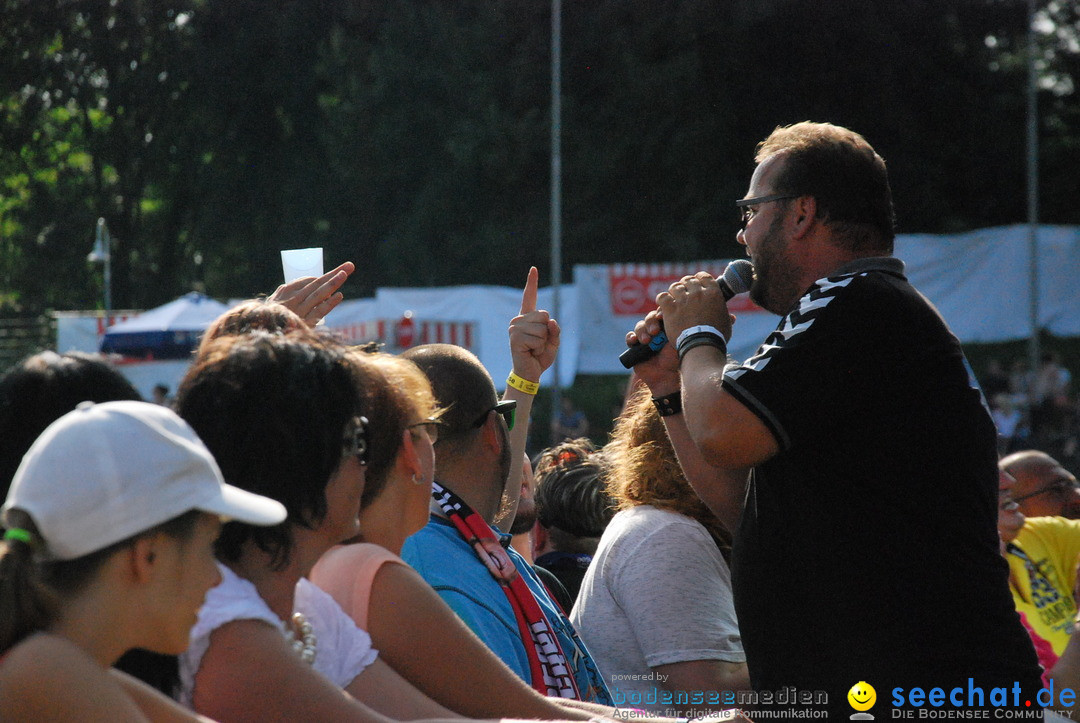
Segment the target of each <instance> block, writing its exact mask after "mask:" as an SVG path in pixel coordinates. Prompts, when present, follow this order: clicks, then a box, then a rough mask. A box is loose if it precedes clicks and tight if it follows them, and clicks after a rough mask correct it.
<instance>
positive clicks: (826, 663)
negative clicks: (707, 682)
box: [724, 258, 1040, 720]
mask: <svg viewBox="0 0 1080 723" xmlns="http://www.w3.org/2000/svg"><path fill="white" fill-rule="evenodd" d="M724 388H725V389H726V391H728V392H729V393H730V394H732V395H733V396H735V397H736V398H737V399H738V400H739V401H740V402H742V403H743V404H744V405H745V406H746V407H747V408H749V409H751V410H752V411H753V412H754V413H755V414H756V415H757V416H758V417H759V418H760V419H761V420H762V421H763V422H764V423H765V424H766V425H767V426H768V428H769V429H770V430H771V432H772V433H773V435H774V436H775V438H776V440H777V441H778V442H779V444H780V448H781V451H780V453H779V454H778V455H777V456H775V457H774V458H772V459H770V460H769V461H767V462H765V463H764V464H762V465H760V466H758V467H757V468H755V469H754V470H753V472H752V474H751V478H750V484H749V488H748V492H747V497H746V506H745V509H744V511H743V515H742V520H741V523H740V529H739V531H738V534H737V536H736V540H735V547H734V551H733V572H732V575H733V586H734V593H735V605H736V612H737V613H738V618H739V627H740V631H741V633H742V637H743V644H744V647H745V650H746V656H747V663H748V666H749V670H750V674H751V679H752V683H753V686H754V688H755V690H758V691H780V690H782V689H786V688H789V687H791V686H794V687H795V688H797V689H798V690H799V691H819V690H823V691H826V692H827V694H828V698H829V702H830V705H829V707H830V709H831V712H832V713H833V717H835V716H836V715H839V714H843V716H844V717H845V718H846V717H848V714H851V713H853V710H852V707H851V706H850V705H849V704H848V701H847V697H846V696H847V692H848V690H849V689H850V688H851V687H852V686H853V685H855V684H856V683H858V682H859V681H866V682H868V683H870V684H871V685H872V686H873V687H874V688H875V690H876V691H877V701H878V702H877V705H876V709H875V711H872V713H873V712H877V713H879V715H877V716H876V717H877V718H878V719H879V720H880V719H881V718H882V717H883V716H884V717H888V716H889V713H888V709H889V708H890V707H892V704H893V701H894V692H893V691H894V688H897V687H899V688H902V689H903V690H904V693H903V694H902V695H903V696H906V695H907V691H908V690H910V688H911V687H913V686H922V687H923V688H924V689H925V690H930V689H931V688H934V687H941V688H945V689H946V690H948V689H949V688H951V687H952V686H954V685H961V684H963V685H965V686H967V685H968V678H969V677H971V678H973V679H974V685H976V686H979V685H982V686H983V687H985V689H986V693H987V694H989V692H990V687H991V686H995V685H1009V686H1011V685H1012V683H1013V682H1014V681H1018V682H1019V683H1020V685H1021V686H1022V687H1023V689H1024V690H1025V695H1026V696H1028V697H1030V694H1028V693H1027V691H1035V690H1038V687H1039V685H1040V682H1039V671H1040V668H1039V667H1038V664H1037V662H1036V657H1035V653H1034V650H1033V647H1032V644H1031V642H1030V639H1029V638H1028V636H1027V634H1026V632H1025V631H1024V629H1023V628H1022V626H1021V624H1020V622H1019V619H1018V617H1017V614H1016V612H1015V610H1014V607H1013V602H1012V598H1011V595H1010V592H1009V588H1008V582H1007V579H1008V569H1007V566H1006V564H1005V562H1004V560H1003V559H1002V558H1001V556H1000V554H999V550H998V536H997V529H996V520H997V467H996V446H995V445H996V442H995V432H994V426H993V422H992V421H991V419H990V415H989V412H988V410H987V409H986V407H985V403H984V401H983V399H982V395H981V393H980V391H979V390H978V387H977V384H976V383H975V381H974V377H973V375H972V374H971V373H970V368H969V366H968V364H967V361H966V359H965V358H964V355H963V352H962V351H961V348H960V345H959V342H958V341H957V339H956V338H955V337H954V336H953V334H952V333H951V332H950V331H949V329H948V327H947V326H946V325H945V323H944V321H943V320H942V319H941V317H940V315H939V314H938V312H937V310H936V309H934V307H933V306H932V305H931V304H930V303H929V302H928V301H927V300H926V299H925V298H924V297H923V296H922V295H921V294H919V293H918V292H917V291H916V290H915V289H914V288H913V287H912V286H911V285H910V284H909V283H908V282H907V280H906V279H905V278H904V276H903V263H902V262H900V261H899V260H897V259H894V258H875V259H864V260H861V261H859V262H855V263H854V264H851V265H849V266H847V267H844V268H843V269H840V270H838V272H837V275H835V276H831V277H829V278H827V279H821V280H819V281H818V282H816V283H815V284H814V285H813V286H812V287H811V288H810V289H809V291H808V292H807V293H806V294H805V295H804V296H803V297H802V298H801V299H800V300H799V302H798V304H797V305H796V307H795V308H794V309H793V310H792V311H791V312H790V313H789V314H788V315H787V316H785V317H784V318H783V319H782V320H781V322H780V325H779V326H778V327H777V329H776V331H775V332H773V333H772V334H771V335H770V336H769V337H768V338H767V339H766V341H765V343H764V344H763V345H762V346H761V347H760V349H759V350H758V352H757V353H756V355H755V356H753V357H752V358H750V359H748V360H747V361H746V362H744V363H743V364H742V365H739V366H732V367H729V368H728V370H727V371H726V373H725V377H724ZM1032 686H1034V687H1032ZM789 697H790V696H789ZM903 700H905V702H906V701H907V699H906V697H905V698H903ZM965 701H966V699H965ZM987 704H989V703H987ZM1019 705H1020V706H1021V707H1024V700H1020V701H1019ZM1032 705H1033V706H1034V705H1035V701H1034V700H1032ZM946 707H947V706H946Z"/></svg>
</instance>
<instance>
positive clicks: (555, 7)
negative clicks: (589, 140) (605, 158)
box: [551, 0, 562, 441]
mask: <svg viewBox="0 0 1080 723" xmlns="http://www.w3.org/2000/svg"><path fill="white" fill-rule="evenodd" d="M551 285H552V292H553V297H552V309H551V310H552V313H554V315H555V318H556V319H558V318H560V317H559V313H560V312H561V311H562V309H561V308H560V302H561V299H560V296H559V295H560V293H561V286H562V0H552V1H551ZM551 372H552V374H553V375H554V377H555V378H554V379H553V380H552V381H553V384H552V386H551V418H552V419H554V418H555V416H556V415H557V414H558V413H559V402H560V399H561V397H562V380H561V379H560V373H559V355H557V354H556V355H555V363H554V366H553V367H552V370H551ZM553 441H554V440H553ZM560 441H561V440H560Z"/></svg>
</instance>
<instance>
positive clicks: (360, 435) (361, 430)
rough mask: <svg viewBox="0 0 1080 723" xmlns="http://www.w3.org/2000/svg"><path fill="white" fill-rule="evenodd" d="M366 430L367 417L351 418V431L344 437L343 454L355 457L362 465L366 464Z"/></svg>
mask: <svg viewBox="0 0 1080 723" xmlns="http://www.w3.org/2000/svg"><path fill="white" fill-rule="evenodd" d="M367 428H368V420H367V417H353V421H352V429H351V430H350V431H349V432H348V433H347V434H346V435H345V454H350V455H352V456H353V457H356V458H357V459H359V460H360V464H363V465H366V464H367V463H368V459H367V453H368V438H367Z"/></svg>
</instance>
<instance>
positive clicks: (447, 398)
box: [401, 269, 612, 705]
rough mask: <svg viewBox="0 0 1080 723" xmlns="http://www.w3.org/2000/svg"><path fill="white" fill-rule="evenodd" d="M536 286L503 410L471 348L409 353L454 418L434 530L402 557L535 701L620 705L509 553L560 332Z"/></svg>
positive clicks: (444, 441) (525, 306) (441, 467)
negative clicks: (536, 413) (541, 395)
mask: <svg viewBox="0 0 1080 723" xmlns="http://www.w3.org/2000/svg"><path fill="white" fill-rule="evenodd" d="M536 282H537V279H536V270H535V269H533V270H532V272H530V276H529V283H528V284H527V285H526V287H525V294H524V295H523V297H522V307H521V315H520V316H518V317H515V319H514V320H513V321H512V322H511V325H510V349H511V357H512V360H513V368H514V371H513V373H512V374H511V375H510V378H509V379H508V380H507V387H506V393H505V394H504V395H503V399H502V400H501V401H500V400H499V398H498V396H497V394H496V390H495V384H494V382H493V381H492V379H491V375H490V374H488V372H487V370H486V369H485V368H484V367H483V365H482V364H481V363H480V360H479V359H477V358H476V356H475V355H474V354H472V353H471V352H469V351H468V350H466V349H463V348H461V347H458V346H454V345H451V344H427V345H423V346H419V347H414V348H412V349H409V350H408V351H407V352H405V353H404V354H403V356H405V357H406V358H408V359H410V360H411V361H413V362H414V363H415V364H416V365H417V366H419V367H420V369H421V371H423V372H424V373H425V374H426V375H427V377H428V379H429V380H430V381H431V386H432V391H433V392H434V394H435V399H436V400H437V402H438V404H439V406H440V407H441V408H442V409H443V410H444V412H443V414H442V415H441V416H440V417H439V419H440V422H441V423H442V424H441V427H440V429H439V435H438V441H437V442H436V443H435V484H434V485H433V487H434V490H433V495H432V496H433V503H432V507H431V511H432V515H431V520H430V521H429V522H428V524H427V525H426V526H425V527H424V528H423V529H422V530H420V531H419V532H418V533H416V534H415V535H413V536H411V537H410V538H408V540H406V542H405V545H404V547H403V548H402V554H401V556H402V558H403V559H404V560H405V561H406V562H408V563H409V564H410V565H411V566H412V567H413V568H414V569H415V570H416V571H417V572H418V573H420V575H421V576H422V577H423V578H424V579H425V580H426V581H427V582H428V583H429V584H430V585H431V586H432V587H433V588H434V589H435V591H436V592H438V594H439V595H440V597H442V599H443V600H444V601H446V603H447V604H448V605H449V606H450V607H451V608H452V609H453V610H454V612H455V613H457V615H458V617H460V618H461V619H462V621H464V622H465V624H466V625H468V626H469V628H470V629H472V631H473V632H474V633H476V635H477V636H478V637H479V638H480V639H481V640H483V641H484V643H485V644H486V645H487V646H488V647H489V648H491V650H492V652H494V653H495V654H496V655H497V656H498V657H499V658H500V659H501V660H502V661H503V662H504V663H506V664H507V665H508V666H510V668H511V669H512V670H513V671H514V672H515V673H517V674H518V675H519V676H520V677H521V678H522V679H523V680H525V681H526V682H528V683H530V684H532V686H533V687H534V688H535V689H536V690H538V691H539V692H541V693H543V694H545V695H552V696H558V697H562V698H568V699H577V700H582V701H589V702H592V703H601V704H605V705H610V704H611V703H612V701H611V697H610V695H609V693H608V691H607V688H606V686H605V684H604V680H603V677H602V676H601V675H600V673H599V671H598V670H597V669H596V665H595V663H593V661H592V657H591V656H590V655H589V652H588V650H587V649H586V648H585V646H584V645H583V644H582V643H581V641H580V639H579V638H578V636H577V633H576V631H575V630H574V628H573V626H572V625H571V624H570V621H569V620H568V619H567V618H566V616H565V615H564V614H563V613H562V611H561V610H560V609H559V607H558V605H557V604H556V603H555V602H554V601H553V600H552V599H551V597H550V596H549V594H548V592H547V590H546V589H545V587H544V585H543V583H542V582H541V581H540V580H539V578H537V576H536V574H535V572H534V571H533V570H532V568H531V567H530V565H529V563H528V562H527V561H526V560H525V559H524V558H523V557H521V555H519V554H518V553H517V551H515V550H514V549H513V548H512V547H510V544H509V543H510V540H511V535H510V534H508V529H509V525H510V523H511V522H512V521H513V519H514V516H515V512H516V508H517V502H518V495H519V494H520V490H521V466H520V461H521V460H522V459H523V458H524V441H525V433H526V427H527V426H528V419H529V416H528V414H529V409H530V406H531V403H532V398H533V395H535V394H536V390H537V387H538V382H539V380H540V376H541V374H542V373H543V372H544V371H545V370H546V369H547V368H548V367H549V366H550V365H551V363H552V362H553V361H554V358H555V352H556V350H557V349H558V343H559V328H558V325H557V324H556V323H555V321H554V320H552V319H550V318H549V316H548V313H547V312H546V311H538V310H536ZM515 463H516V464H515ZM499 525H501V526H503V529H500V528H499Z"/></svg>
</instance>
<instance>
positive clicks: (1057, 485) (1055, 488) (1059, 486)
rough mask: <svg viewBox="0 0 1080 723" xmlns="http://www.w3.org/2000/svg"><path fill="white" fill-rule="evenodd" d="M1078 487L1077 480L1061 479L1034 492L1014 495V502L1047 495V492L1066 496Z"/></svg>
mask: <svg viewBox="0 0 1080 723" xmlns="http://www.w3.org/2000/svg"><path fill="white" fill-rule="evenodd" d="M1076 489H1077V485H1076V483H1075V482H1073V481H1071V480H1064V479H1063V480H1060V481H1058V482H1054V483H1053V484H1049V485H1047V486H1046V487H1043V488H1042V489H1041V490H1035V491H1034V492H1028V493H1027V494H1026V495H1020V496H1019V497H1015V496H1014V497H1013V501H1014V502H1023V501H1024V500H1026V499H1028V498H1030V497H1038V496H1039V495H1045V494H1046V493H1047V492H1050V493H1053V494H1055V495H1059V496H1064V495H1068V494H1070V493H1072V492H1073V491H1074V490H1076Z"/></svg>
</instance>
